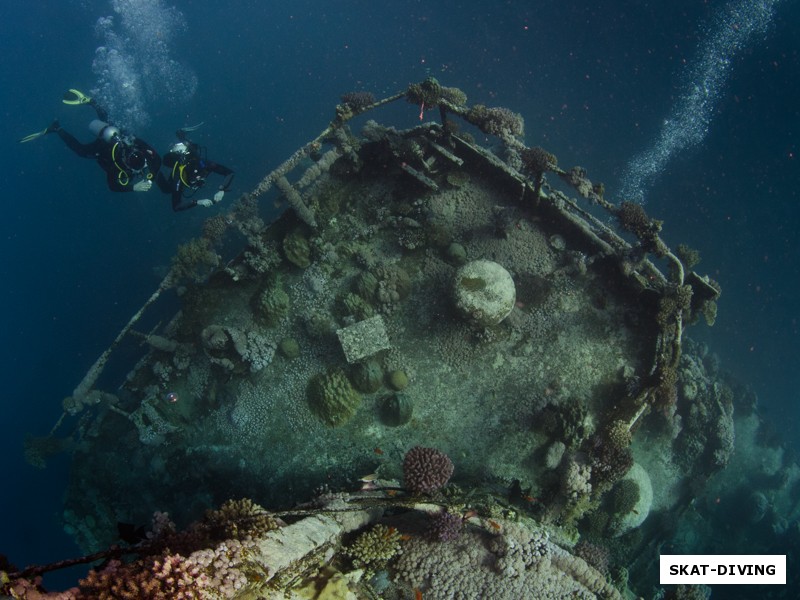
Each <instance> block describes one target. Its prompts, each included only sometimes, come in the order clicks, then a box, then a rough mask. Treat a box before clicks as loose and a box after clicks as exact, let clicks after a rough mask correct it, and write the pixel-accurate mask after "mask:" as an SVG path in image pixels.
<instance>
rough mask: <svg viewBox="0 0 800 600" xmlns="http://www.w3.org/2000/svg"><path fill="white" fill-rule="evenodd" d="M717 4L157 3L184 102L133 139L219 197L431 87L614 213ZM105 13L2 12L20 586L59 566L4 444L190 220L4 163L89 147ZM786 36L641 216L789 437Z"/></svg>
mask: <svg viewBox="0 0 800 600" xmlns="http://www.w3.org/2000/svg"><path fill="white" fill-rule="evenodd" d="M289 4H291V6H289ZM723 4H724V3H723V2H718V1H714V2H698V1H695V0H692V1H689V0H677V1H675V2H663V3H661V2H654V3H650V4H647V3H643V2H638V1H620V2H602V3H598V2H578V1H575V0H562V1H555V0H547V1H543V2H536V3H533V2H521V1H506V2H498V3H486V2H477V1H471V2H458V3H454V2H443V1H434V0H425V1H422V2H416V1H396V2H391V3H388V2H387V3H378V2H374V1H366V0H363V1H362V0H350V1H346V0H342V1H338V2H319V1H316V2H312V1H309V0H298V1H295V2H293V3H284V2H280V3H278V2H265V1H244V0H234V1H228V2H209V1H207V0H203V1H199V0H195V1H184V2H174V3H173V5H174V6H176V7H177V8H179V9H180V10H181V11H182V12H183V13H184V16H185V19H186V22H187V25H188V28H187V31H186V32H184V33H183V34H180V35H178V36H177V37H176V38H175V39H173V40H172V42H171V51H172V53H173V54H174V56H175V57H176V58H177V59H178V60H180V61H181V62H183V63H185V64H187V65H188V66H189V67H190V68H191V69H193V70H194V71H195V72H196V74H197V76H198V78H199V87H198V90H197V93H196V94H195V96H194V97H193V98H192V99H191V100H190V101H188V102H184V103H181V105H174V104H170V103H169V102H167V101H166V99H164V101H163V102H159V101H158V100H154V101H151V102H150V103H149V105H148V107H147V108H148V110H149V112H150V114H151V116H152V122H151V123H150V124H149V125H148V126H147V127H146V128H145V129H144V130H142V131H137V133H138V134H139V135H140V136H141V137H143V138H144V139H146V140H148V141H149V142H150V143H152V144H153V145H155V146H156V147H157V148H159V149H166V148H167V147H168V145H169V143H170V142H171V141H172V139H173V137H172V135H173V132H174V130H175V129H176V128H177V127H179V126H181V125H186V124H192V123H196V122H199V121H205V123H206V124H205V125H204V126H203V128H202V129H201V130H200V131H199V132H198V137H199V138H200V139H199V141H201V143H204V144H206V145H207V146H208V147H209V156H210V157H211V158H213V159H215V160H217V161H219V162H222V163H223V164H226V165H229V166H230V167H232V168H234V169H235V170H236V171H237V178H236V182H235V183H236V185H235V189H234V190H233V192H234V193H232V194H230V195H229V198H231V197H236V196H237V195H238V194H239V193H241V192H244V191H248V190H249V189H251V188H252V187H253V186H254V185H255V184H256V183H257V182H258V180H259V179H260V178H261V176H263V175H264V174H265V173H266V172H268V171H269V170H271V169H272V168H273V167H274V166H276V165H277V164H278V163H279V162H281V161H282V160H284V159H285V158H286V157H287V156H288V155H289V154H290V153H291V152H292V151H293V150H294V149H296V148H297V147H298V146H299V145H300V144H302V143H304V142H305V141H307V140H309V139H311V138H313V137H314V136H315V135H316V134H317V133H318V132H319V131H320V130H321V129H323V128H324V127H325V125H326V124H327V123H328V121H329V120H330V118H331V117H332V115H333V107H334V105H335V104H336V103H337V101H338V98H339V96H340V94H342V93H344V92H347V91H351V90H368V91H372V92H374V93H375V95H376V96H378V97H381V96H383V95H385V94H389V93H393V92H395V91H399V90H401V89H403V88H404V87H405V86H406V85H407V84H408V83H410V82H412V81H419V80H421V79H423V78H424V77H426V76H427V75H433V76H435V77H437V78H439V80H440V81H441V82H442V83H443V84H444V85H452V86H457V87H460V88H461V89H463V90H464V91H465V92H466V93H467V95H468V97H469V101H470V102H471V103H474V102H481V103H485V104H488V105H501V106H507V107H509V108H511V109H512V110H514V111H518V112H520V113H522V114H523V116H524V117H525V121H526V142H527V143H528V144H529V145H542V146H545V147H546V148H547V149H549V150H551V151H552V152H554V153H555V154H556V155H557V156H558V157H559V163H560V164H561V165H562V166H570V165H574V164H580V165H582V166H584V167H586V168H588V169H589V173H590V176H591V177H592V179H595V180H602V181H605V182H606V184H607V189H608V190H609V196H610V197H611V198H612V199H613V198H614V195H613V192H614V189H615V187H616V186H617V182H618V178H619V177H620V176H621V174H622V172H623V170H624V167H625V165H626V163H627V160H628V159H629V158H630V157H631V156H633V155H634V154H636V153H637V152H639V151H640V150H642V149H644V148H645V147H647V146H648V145H649V144H650V143H651V142H652V140H653V139H654V138H655V136H656V135H657V133H658V131H659V128H660V126H661V123H662V121H663V120H664V118H666V116H667V114H668V113H669V109H670V107H671V106H672V104H673V103H674V102H675V100H676V96H677V95H678V94H679V93H680V86H681V73H682V72H683V71H684V70H685V69H686V63H687V62H689V63H691V60H692V58H693V56H695V51H696V49H697V47H698V44H699V43H700V41H701V39H702V37H703V31H704V27H705V25H706V24H707V23H708V22H709V19H710V18H711V17H712V15H714V14H715V12H716V11H717V10H718V9H719V7H720V6H721V5H723ZM598 5H600V6H598ZM110 13H111V8H110V5H109V3H108V2H106V1H82V2H81V1H77V0H73V1H65V2H42V1H26V2H22V1H21V0H8V1H7V2H6V3H5V4H4V9H3V18H2V19H0V40H2V42H1V43H2V50H3V60H2V62H0V94H2V96H1V97H2V104H1V105H0V106H2V111H3V119H2V120H1V121H0V159H2V165H3V167H4V168H3V169H2V170H1V171H0V194H1V196H0V201H1V202H2V212H1V213H0V215H2V218H1V219H0V232H1V233H0V244H1V245H0V257H2V260H0V269H1V271H0V280H1V281H2V285H3V288H2V294H1V295H0V322H1V323H2V324H1V325H0V332H1V334H2V337H1V338H0V343H1V344H2V354H0V356H1V357H2V360H0V368H2V375H1V376H0V381H2V382H3V384H4V385H3V389H2V393H0V426H2V430H1V432H0V436H2V437H0V442H1V443H2V458H3V467H4V469H3V474H4V476H3V491H2V493H0V502H1V503H2V504H0V516H1V517H2V523H0V536H1V537H0V551H2V552H5V553H7V554H8V555H9V557H10V558H11V559H12V560H13V561H15V562H17V563H18V564H20V565H21V564H26V563H30V562H46V561H52V560H56V559H60V558H63V557H65V556H69V555H73V554H75V553H76V551H77V550H76V548H74V547H73V546H72V545H71V542H70V541H69V540H68V538H67V537H66V536H65V535H64V534H63V533H62V532H61V528H60V524H59V521H58V519H59V514H60V502H61V494H62V490H63V488H64V484H65V481H66V478H67V476H68V473H67V472H66V469H67V468H68V462H67V461H66V460H61V461H54V462H53V463H52V464H51V465H50V466H49V467H48V469H47V470H45V471H36V470H33V469H32V468H30V467H28V466H26V464H25V463H24V461H23V457H22V440H23V439H24V435H25V433H26V432H30V433H34V434H38V435H43V434H46V433H47V431H49V429H50V427H52V425H53V423H54V422H55V420H56V419H57V417H58V415H59V414H60V412H61V408H60V403H61V399H62V398H63V397H64V396H67V395H69V394H70V393H71V391H72V389H73V388H74V387H75V385H76V384H77V383H78V382H79V381H80V379H81V378H82V377H83V374H84V373H85V372H86V370H87V369H88V367H89V366H90V365H91V364H92V362H93V361H94V360H95V358H96V357H97V356H98V355H99V354H100V353H101V352H102V351H103V350H104V349H105V347H106V346H107V345H108V344H109V343H110V342H111V340H112V339H113V338H114V336H115V335H116V333H117V332H118V331H119V329H120V328H121V327H122V326H123V325H124V324H125V322H127V320H128V318H129V317H130V316H131V315H132V314H133V313H134V312H135V311H136V310H137V309H138V308H139V306H140V305H141V304H142V303H143V302H144V301H145V300H146V299H147V297H148V296H149V295H150V293H151V292H152V291H153V289H154V288H155V287H156V285H157V284H158V282H159V280H160V278H159V277H158V274H157V273H158V272H159V269H163V268H164V266H165V265H167V264H168V262H169V258H170V256H171V255H172V253H173V251H174V249H175V247H176V245H177V244H178V243H180V242H182V241H185V240H186V239H189V238H191V237H194V236H196V235H197V234H198V233H199V231H200V226H201V223H202V220H203V219H204V218H205V217H207V216H208V215H209V214H211V213H210V212H209V211H204V210H201V209H197V210H195V211H190V212H188V213H182V214H174V213H172V211H171V210H170V208H169V202H168V199H167V198H166V197H165V196H161V195H157V194H156V193H155V192H151V193H149V194H127V195H121V194H116V195H115V194H112V193H110V192H108V191H107V189H106V187H105V182H104V180H103V176H102V173H101V172H100V170H99V169H98V168H97V166H96V165H94V164H93V163H92V162H91V161H82V160H80V159H78V158H77V157H75V156H74V155H72V154H71V153H70V152H69V151H67V150H66V149H65V148H64V147H63V145H62V144H61V143H60V141H59V140H58V139H56V138H55V136H49V137H47V138H44V139H40V140H37V141H35V142H32V143H30V144H25V145H19V144H17V142H16V140H17V139H18V138H20V137H21V136H23V135H26V134H28V133H31V132H32V131H36V130H37V129H41V128H43V127H44V126H45V125H47V124H48V123H49V122H50V120H51V119H53V118H54V117H58V118H60V119H61V121H62V124H64V125H65V126H67V127H68V128H69V129H70V130H72V131H74V132H75V133H76V135H78V137H81V138H82V139H87V135H88V132H87V131H86V129H85V127H86V123H87V122H88V120H89V118H91V115H90V114H88V113H87V111H88V109H86V108H85V107H68V106H65V105H63V104H62V103H61V102H60V99H61V95H62V93H63V92H64V90H66V89H67V88H70V87H78V88H82V89H90V88H91V87H92V86H93V85H94V84H95V76H94V74H93V73H92V70H91V62H92V58H93V56H94V50H95V48H96V47H97V46H98V44H99V43H100V41H99V40H98V39H96V37H95V35H94V33H93V28H94V23H95V21H96V20H97V18H98V17H100V16H103V15H108V14H110ZM798 25H800V7H798V3H797V2H795V1H791V0H786V1H785V2H783V3H782V4H781V5H780V6H779V8H778V11H777V16H776V19H775V21H774V23H773V25H772V27H771V28H770V31H769V32H768V34H767V35H766V36H761V37H759V38H758V39H757V40H756V41H755V42H754V43H753V44H751V46H750V47H749V48H748V49H747V50H746V51H745V52H742V53H741V54H739V55H737V56H736V57H734V61H733V69H732V75H731V78H730V80H729V81H728V84H727V85H726V87H725V89H724V90H723V94H722V99H721V101H720V102H719V105H718V107H717V111H716V115H715V119H714V121H713V122H712V125H711V131H710V133H709V135H708V137H707V138H706V140H705V141H704V143H703V144H702V145H701V146H700V147H697V148H694V149H692V150H691V151H688V152H686V153H684V154H682V155H680V156H678V157H676V159H675V160H673V161H672V162H671V163H670V164H669V165H668V168H667V170H666V172H665V173H663V175H662V176H661V178H660V179H659V180H658V181H657V182H656V184H655V186H654V187H653V188H652V190H651V191H650V193H649V195H648V205H647V209H648V211H649V212H650V213H651V214H653V216H656V217H659V218H663V219H664V220H665V221H666V223H667V225H666V228H665V237H666V239H667V241H668V242H669V243H671V244H677V243H679V242H685V243H688V244H689V245H691V246H694V247H697V248H699V249H700V250H701V252H702V256H703V262H702V263H701V265H700V270H701V272H708V273H710V274H711V275H712V276H713V277H715V278H717V279H718V280H719V281H720V282H721V284H722V286H723V298H722V301H721V302H720V315H719V319H718V322H717V324H716V325H715V327H714V328H713V329H707V328H705V327H704V326H700V327H695V328H693V329H691V330H690V332H689V333H690V334H691V335H693V336H695V337H698V338H702V339H704V340H707V341H709V343H710V344H712V346H713V349H714V350H715V351H717V352H718V353H719V354H720V355H721V356H722V358H723V364H724V366H725V367H727V368H729V369H731V370H734V371H736V372H737V373H738V374H739V375H740V376H741V377H742V378H743V379H744V380H745V381H747V382H749V383H751V384H752V385H753V386H754V387H755V389H756V391H757V392H758V394H759V397H760V399H761V404H762V407H763V408H764V410H765V411H766V412H767V413H768V414H770V415H771V417H772V418H774V419H776V420H777V421H779V422H780V423H781V427H784V428H785V434H786V435H787V437H788V438H791V437H793V436H795V435H796V434H797V430H796V429H795V422H796V421H797V419H798V415H799V414H800V409H798V408H797V401H798V391H797V373H798V371H800V352H798V344H797V340H798V323H797V318H798V310H797V307H798V305H799V304H800V291H799V290H800V283H798V256H799V255H800V252H798V242H797V231H798V224H800V218H799V216H800V204H799V203H798V192H797V190H798V184H800V177H798V159H797V153H798V152H800V148H799V147H798V144H799V143H800V140H798V133H799V132H800V114H798V111H799V107H800V57H799V56H798V50H797V45H796V42H795V40H796V39H797V37H798V35H800V32H799V31H798V29H800V26H798ZM88 112H90V111H88ZM417 114H418V109H417V108H415V107H413V106H408V105H404V104H398V105H397V106H396V107H393V108H389V109H387V110H386V111H385V112H384V113H383V114H378V115H377V117H378V118H379V119H386V120H391V122H392V123H393V124H395V125H397V126H400V127H405V126H411V125H413V124H415V123H416V122H417V121H416V118H417ZM112 372H113V371H112Z"/></svg>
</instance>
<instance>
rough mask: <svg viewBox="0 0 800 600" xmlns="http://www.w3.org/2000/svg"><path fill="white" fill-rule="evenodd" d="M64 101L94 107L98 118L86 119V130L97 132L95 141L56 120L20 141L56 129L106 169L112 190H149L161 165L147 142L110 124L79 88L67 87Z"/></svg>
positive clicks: (77, 151)
mask: <svg viewBox="0 0 800 600" xmlns="http://www.w3.org/2000/svg"><path fill="white" fill-rule="evenodd" d="M63 101H64V103H65V104H89V105H91V106H92V107H93V108H94V109H95V111H96V112H97V119H95V120H93V121H92V122H91V123H89V130H90V131H91V132H92V133H93V134H94V135H95V136H96V139H95V140H94V141H92V142H89V143H88V144H83V143H81V142H79V141H78V140H77V139H75V137H74V136H73V135H72V134H70V133H69V132H68V131H66V130H64V129H63V128H62V127H61V125H60V124H59V122H58V121H57V120H56V121H53V122H52V123H51V124H50V126H49V127H47V129H45V130H44V131H40V132H37V133H34V134H31V135H29V136H27V137H24V138H22V139H21V140H20V141H21V142H29V141H31V140H34V139H36V138H38V137H41V136H42V135H46V134H48V133H57V134H58V137H60V138H61V139H62V140H63V142H64V143H65V144H66V145H67V147H68V148H69V149H70V150H72V151H73V152H74V153H75V154H77V155H78V156H81V157H83V158H93V159H95V160H96V161H97V164H98V165H100V168H101V169H103V171H105V173H106V178H107V182H108V187H109V189H110V190H111V191H112V192H146V191H148V190H149V189H150V187H151V186H152V185H153V182H152V179H153V177H154V176H155V174H156V173H158V170H159V169H160V168H161V157H160V156H159V155H158V152H156V150H155V149H154V148H153V147H152V146H150V145H149V144H148V143H146V142H144V141H142V140H140V139H139V138H137V137H133V136H130V135H125V134H123V133H122V132H121V131H120V130H119V129H118V128H117V127H115V126H114V125H111V124H109V123H108V113H107V112H106V111H105V110H104V109H103V108H102V107H101V106H99V105H98V104H97V103H96V102H95V101H94V100H92V99H91V98H89V97H88V96H86V95H84V94H83V93H81V92H79V91H78V90H74V89H73V90H69V91H68V92H67V93H66V94H65V95H64V100H63Z"/></svg>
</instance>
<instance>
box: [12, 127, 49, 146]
mask: <svg viewBox="0 0 800 600" xmlns="http://www.w3.org/2000/svg"><path fill="white" fill-rule="evenodd" d="M46 134H47V129H42V130H41V131H37V132H36V133H32V134H30V135H26V136H25V137H24V138H20V139H19V140H18V141H19V143H20V144H24V143H25V142H32V141H33V140H36V139H39V138H40V137H42V136H43V135H46Z"/></svg>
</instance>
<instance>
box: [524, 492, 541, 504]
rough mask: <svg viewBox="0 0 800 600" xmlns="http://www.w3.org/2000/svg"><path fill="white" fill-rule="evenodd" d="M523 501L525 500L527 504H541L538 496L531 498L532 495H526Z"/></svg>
mask: <svg viewBox="0 0 800 600" xmlns="http://www.w3.org/2000/svg"><path fill="white" fill-rule="evenodd" d="M522 499H523V500H525V502H539V499H538V498H537V497H536V496H531V495H530V494H525V495H524V496H522Z"/></svg>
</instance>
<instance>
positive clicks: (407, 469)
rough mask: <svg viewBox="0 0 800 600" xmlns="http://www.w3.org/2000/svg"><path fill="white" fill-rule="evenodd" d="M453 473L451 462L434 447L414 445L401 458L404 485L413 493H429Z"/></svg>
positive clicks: (444, 482) (447, 479) (445, 481)
mask: <svg viewBox="0 0 800 600" xmlns="http://www.w3.org/2000/svg"><path fill="white" fill-rule="evenodd" d="M452 474H453V462H452V461H451V460H450V458H449V457H448V456H447V455H446V454H445V453H444V452H441V451H439V450H437V449H436V448H423V447H422V446H414V447H413V448H411V450H409V451H408V452H406V456H405V458H404V459H403V478H404V480H405V486H406V488H408V489H409V490H410V491H411V492H413V493H415V494H430V493H431V492H435V491H436V490H438V489H439V488H441V487H443V486H444V485H445V484H446V483H447V482H448V481H449V480H450V477H451V476H452Z"/></svg>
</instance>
